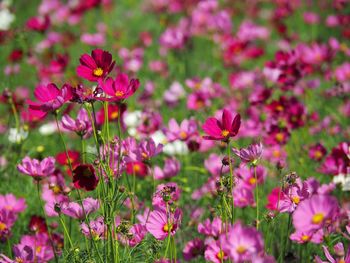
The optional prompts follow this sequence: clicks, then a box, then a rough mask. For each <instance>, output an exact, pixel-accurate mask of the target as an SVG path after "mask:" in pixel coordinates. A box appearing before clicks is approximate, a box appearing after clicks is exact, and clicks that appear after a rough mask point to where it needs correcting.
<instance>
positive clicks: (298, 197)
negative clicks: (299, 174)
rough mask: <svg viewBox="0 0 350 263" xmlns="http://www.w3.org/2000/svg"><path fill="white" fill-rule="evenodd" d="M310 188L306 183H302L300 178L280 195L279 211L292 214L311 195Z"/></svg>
mask: <svg viewBox="0 0 350 263" xmlns="http://www.w3.org/2000/svg"><path fill="white" fill-rule="evenodd" d="M308 190H309V187H308V184H307V183H306V182H302V181H301V180H300V178H297V179H296V182H295V183H294V184H290V185H288V186H287V187H286V188H285V189H284V190H283V191H282V192H281V194H280V200H279V205H278V206H279V211H280V212H282V213H283V212H287V213H292V212H294V210H295V209H296V208H297V206H298V205H299V203H300V202H301V201H303V200H305V199H307V198H308V197H309V195H310V193H309V192H308Z"/></svg>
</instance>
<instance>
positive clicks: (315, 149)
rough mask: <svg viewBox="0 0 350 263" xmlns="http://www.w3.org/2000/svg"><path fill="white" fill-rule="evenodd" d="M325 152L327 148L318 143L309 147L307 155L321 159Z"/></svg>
mask: <svg viewBox="0 0 350 263" xmlns="http://www.w3.org/2000/svg"><path fill="white" fill-rule="evenodd" d="M326 154H327V149H326V148H325V147H324V146H323V145H322V144H320V143H317V144H315V145H312V146H311V147H310V148H309V157H310V158H311V159H312V160H315V161H321V160H322V159H323V157H324V156H325V155H326Z"/></svg>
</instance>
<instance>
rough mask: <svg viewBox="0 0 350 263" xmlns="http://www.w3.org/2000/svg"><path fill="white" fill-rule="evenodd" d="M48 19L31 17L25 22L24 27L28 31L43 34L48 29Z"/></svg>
mask: <svg viewBox="0 0 350 263" xmlns="http://www.w3.org/2000/svg"><path fill="white" fill-rule="evenodd" d="M50 24H51V22H50V17H49V16H44V17H31V18H29V19H28V21H27V22H26V26H27V28H28V29H31V30H34V31H38V32H44V31H45V30H47V29H48V28H49V27H50Z"/></svg>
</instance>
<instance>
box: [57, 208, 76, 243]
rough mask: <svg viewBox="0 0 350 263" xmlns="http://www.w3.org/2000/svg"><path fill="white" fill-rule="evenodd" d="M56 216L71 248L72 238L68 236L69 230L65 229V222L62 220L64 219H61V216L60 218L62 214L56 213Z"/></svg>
mask: <svg viewBox="0 0 350 263" xmlns="http://www.w3.org/2000/svg"><path fill="white" fill-rule="evenodd" d="M58 217H59V219H60V222H61V225H62V227H63V230H64V232H65V233H66V236H67V238H68V241H69V245H70V248H73V242H72V239H71V238H70V235H69V232H68V230H67V227H66V224H65V222H64V220H63V218H62V216H61V215H60V214H59V215H58Z"/></svg>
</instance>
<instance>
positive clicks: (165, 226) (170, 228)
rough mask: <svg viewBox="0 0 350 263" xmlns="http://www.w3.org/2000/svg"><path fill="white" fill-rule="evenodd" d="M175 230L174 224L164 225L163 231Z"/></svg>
mask: <svg viewBox="0 0 350 263" xmlns="http://www.w3.org/2000/svg"><path fill="white" fill-rule="evenodd" d="M172 230H173V225H172V224H170V225H169V224H165V225H164V226H163V231H164V232H167V233H168V232H169V231H172Z"/></svg>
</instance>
